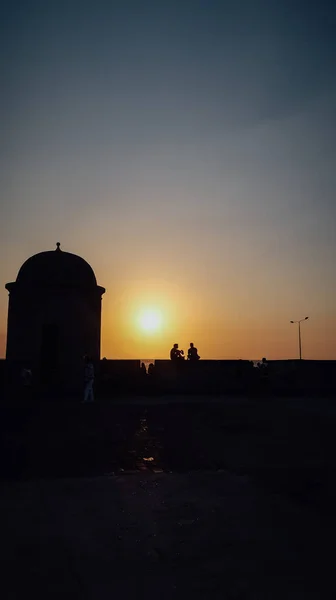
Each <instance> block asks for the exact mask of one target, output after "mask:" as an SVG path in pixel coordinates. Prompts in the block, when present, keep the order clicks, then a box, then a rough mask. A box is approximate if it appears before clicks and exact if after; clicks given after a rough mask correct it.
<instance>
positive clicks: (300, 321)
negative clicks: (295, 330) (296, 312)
mask: <svg viewBox="0 0 336 600" xmlns="http://www.w3.org/2000/svg"><path fill="white" fill-rule="evenodd" d="M307 319H309V317H305V318H304V319H300V320H299V321H291V323H297V324H298V326H299V355H300V360H302V350H301V323H302V321H307Z"/></svg>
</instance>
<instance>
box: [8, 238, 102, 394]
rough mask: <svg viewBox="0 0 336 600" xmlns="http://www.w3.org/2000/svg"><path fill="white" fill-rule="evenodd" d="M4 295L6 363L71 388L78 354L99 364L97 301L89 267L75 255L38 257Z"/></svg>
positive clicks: (98, 292) (79, 368)
mask: <svg viewBox="0 0 336 600" xmlns="http://www.w3.org/2000/svg"><path fill="white" fill-rule="evenodd" d="M6 289H7V290H8V291H9V306H8V328H7V350H6V359H7V360H8V361H9V362H11V363H17V364H18V365H22V364H23V363H26V364H27V365H30V366H31V368H32V369H33V371H34V372H35V374H36V375H37V376H38V379H39V380H41V381H44V382H45V383H52V382H53V381H55V382H56V381H57V383H60V384H63V385H65V386H66V387H67V386H68V385H70V386H72V385H76V382H80V381H81V374H82V370H83V355H84V354H89V355H90V356H91V357H92V358H93V360H94V361H99V359H100V331H101V299H102V295H103V294H104V292H105V289H104V288H103V287H100V286H98V285H97V280H96V277H95V274H94V272H93V270H92V268H91V267H90V265H89V264H88V263H87V262H86V261H85V260H84V259H83V258H80V257H79V256H76V255H75V254H70V253H69V252H63V251H62V250H61V249H60V244H59V243H57V249H56V250H54V251H48V252H40V253H39V254H35V255H34V256H32V257H31V258H29V259H28V260H27V261H26V262H25V263H24V264H23V265H22V267H21V269H20V270H19V273H18V276H17V278H16V281H15V282H13V283H7V284H6Z"/></svg>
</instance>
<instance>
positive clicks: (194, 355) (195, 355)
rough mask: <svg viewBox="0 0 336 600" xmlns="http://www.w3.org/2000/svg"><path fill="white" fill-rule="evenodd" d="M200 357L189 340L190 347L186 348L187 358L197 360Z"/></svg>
mask: <svg viewBox="0 0 336 600" xmlns="http://www.w3.org/2000/svg"><path fill="white" fill-rule="evenodd" d="M200 358H201V357H200V356H198V350H197V348H195V346H194V344H193V342H190V348H189V350H188V360H199V359H200Z"/></svg>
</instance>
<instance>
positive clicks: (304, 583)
mask: <svg viewBox="0 0 336 600" xmlns="http://www.w3.org/2000/svg"><path fill="white" fill-rule="evenodd" d="M0 526H1V532H2V533H1V541H0V548H1V559H2V566H3V567H4V569H3V572H4V575H3V578H2V582H1V588H2V597H3V598H4V599H5V598H6V599H14V598H15V599H19V598H26V597H27V596H30V597H34V596H36V595H37V596H38V597H43V598H57V599H58V598H72V599H75V598H81V599H91V598H92V599H101V600H105V598H106V599H107V598H109V599H110V598H112V597H116V595H118V597H120V596H122V597H123V598H149V597H151V598H153V597H154V595H155V596H156V597H160V598H163V599H165V598H167V599H170V598H185V597H191V598H197V599H198V598H204V599H206V598H215V599H217V598H218V599H219V598H220V599H223V598H224V599H225V598H230V599H231V598H232V599H243V598H249V599H255V600H263V599H265V600H266V599H267V600H277V599H279V600H284V599H285V598H286V599H293V600H298V599H301V598H302V599H310V598H316V599H321V598H322V599H323V598H333V597H335V589H336V588H335V585H334V582H333V575H332V568H333V565H332V564H331V563H332V558H331V556H330V564H328V561H326V556H327V553H326V552H325V546H326V544H328V541H330V542H331V532H330V531H324V529H323V526H322V525H321V522H320V521H319V520H318V518H317V517H316V515H314V514H313V513H311V511H310V510H302V509H301V508H300V509H299V508H298V507H296V506H295V505H293V504H291V503H290V502H288V500H286V499H285V498H283V497H281V496H280V495H276V494H270V493H266V492H261V490H260V489H257V488H256V486H255V485H254V484H253V482H252V481H250V480H249V479H248V478H245V477H238V476H232V475H230V474H229V473H226V472H218V473H217V474H214V473H204V472H202V473H190V474H183V475H174V474H171V475H169V474H164V473H162V474H157V475H155V474H148V473H146V475H145V476H143V475H142V474H134V475H124V476H120V477H119V476H118V477H106V478H102V477H100V478H91V479H90V478H83V479H63V480H62V479H60V480H53V481H47V480H44V481H41V480H39V481H29V482H17V483H7V484H4V485H3V487H2V490H1V519H0ZM321 544H323V546H321ZM330 547H331V546H330ZM5 590H6V592H5V593H4V591H5Z"/></svg>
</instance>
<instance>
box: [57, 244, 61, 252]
mask: <svg viewBox="0 0 336 600" xmlns="http://www.w3.org/2000/svg"><path fill="white" fill-rule="evenodd" d="M60 246H61V244H60V242H57V244H56V252H60V251H61V248H60Z"/></svg>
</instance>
